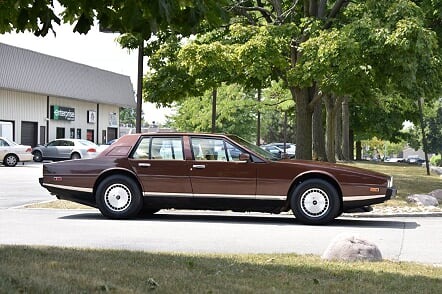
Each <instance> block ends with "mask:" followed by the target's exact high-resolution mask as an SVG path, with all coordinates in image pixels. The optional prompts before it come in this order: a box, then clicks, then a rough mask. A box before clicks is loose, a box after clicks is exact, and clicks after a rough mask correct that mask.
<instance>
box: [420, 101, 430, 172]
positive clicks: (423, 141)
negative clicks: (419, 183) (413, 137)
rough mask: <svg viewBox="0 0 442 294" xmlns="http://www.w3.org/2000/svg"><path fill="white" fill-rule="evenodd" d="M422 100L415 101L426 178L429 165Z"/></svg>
mask: <svg viewBox="0 0 442 294" xmlns="http://www.w3.org/2000/svg"><path fill="white" fill-rule="evenodd" d="M423 100H424V99H423V98H420V99H419V100H417V104H418V106H419V116H420V121H421V131H422V146H424V154H425V166H426V168H427V176H429V175H430V163H429V162H428V153H427V150H428V148H427V136H426V135H425V122H424V112H423V111H422V103H423Z"/></svg>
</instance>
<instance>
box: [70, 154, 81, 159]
mask: <svg viewBox="0 0 442 294" xmlns="http://www.w3.org/2000/svg"><path fill="white" fill-rule="evenodd" d="M80 158H81V156H80V154H78V153H72V155H71V159H80Z"/></svg>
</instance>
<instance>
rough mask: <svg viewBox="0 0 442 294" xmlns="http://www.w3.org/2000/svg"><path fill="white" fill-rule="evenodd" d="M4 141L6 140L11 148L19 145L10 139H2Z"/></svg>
mask: <svg viewBox="0 0 442 294" xmlns="http://www.w3.org/2000/svg"><path fill="white" fill-rule="evenodd" d="M2 139H3V140H5V141H6V142H7V143H8V144H9V146H16V145H18V144H17V143H15V142H13V141H11V140H9V139H8V138H2Z"/></svg>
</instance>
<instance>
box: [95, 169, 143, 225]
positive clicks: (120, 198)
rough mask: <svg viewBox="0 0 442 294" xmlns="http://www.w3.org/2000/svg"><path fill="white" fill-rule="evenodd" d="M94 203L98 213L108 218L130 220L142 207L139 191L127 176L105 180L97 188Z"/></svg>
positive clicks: (116, 176) (114, 176)
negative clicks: (98, 210)
mask: <svg viewBox="0 0 442 294" xmlns="http://www.w3.org/2000/svg"><path fill="white" fill-rule="evenodd" d="M95 197H96V201H97V205H98V208H99V209H100V212H101V213H102V214H103V215H104V216H107V217H109V218H116V219H120V218H130V217H134V216H136V215H137V214H138V213H139V211H140V210H141V208H142V207H143V199H142V196H141V192H140V189H139V188H138V185H137V184H136V182H135V181H134V180H132V179H131V178H129V177H127V176H119V175H113V176H110V177H107V178H105V179H104V180H103V181H102V182H101V183H100V184H99V185H98V188H97V193H96V196H95Z"/></svg>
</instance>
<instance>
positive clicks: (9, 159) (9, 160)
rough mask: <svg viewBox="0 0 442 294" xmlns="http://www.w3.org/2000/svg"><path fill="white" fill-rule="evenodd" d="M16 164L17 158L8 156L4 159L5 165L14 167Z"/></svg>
mask: <svg viewBox="0 0 442 294" xmlns="http://www.w3.org/2000/svg"><path fill="white" fill-rule="evenodd" d="M16 164H17V158H16V157H15V156H14V155H9V156H8V157H6V165H8V166H14V165H16Z"/></svg>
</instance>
